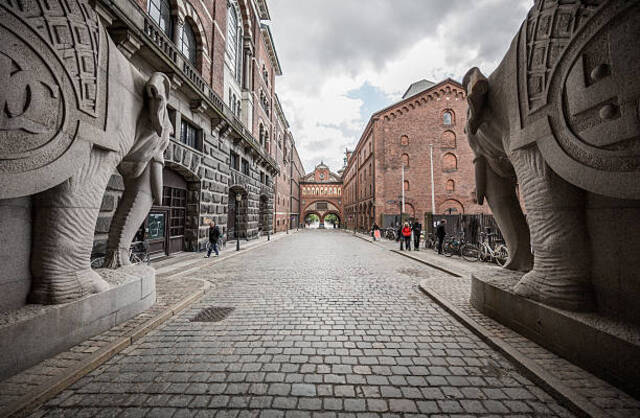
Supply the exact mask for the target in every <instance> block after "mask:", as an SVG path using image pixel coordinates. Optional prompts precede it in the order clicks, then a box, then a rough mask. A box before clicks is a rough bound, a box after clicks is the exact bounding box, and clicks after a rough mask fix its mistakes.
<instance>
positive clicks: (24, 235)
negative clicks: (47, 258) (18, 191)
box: [0, 197, 38, 312]
mask: <svg viewBox="0 0 640 418" xmlns="http://www.w3.org/2000/svg"><path fill="white" fill-rule="evenodd" d="M0 231H2V234H0V266H2V271H1V272H0V312H4V311H8V310H11V309H17V308H19V307H21V306H23V305H25V304H26V302H27V295H28V293H29V288H30V287H31V273H30V270H29V257H28V256H25V254H26V255H28V254H30V253H31V236H32V231H31V198H30V197H21V198H17V199H4V200H0ZM33 235H34V237H35V239H37V237H38V228H37V227H36V228H35V230H34V231H33Z"/></svg>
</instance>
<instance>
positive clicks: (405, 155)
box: [402, 154, 409, 167]
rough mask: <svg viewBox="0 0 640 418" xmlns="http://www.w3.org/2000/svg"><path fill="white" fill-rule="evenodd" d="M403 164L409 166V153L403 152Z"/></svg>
mask: <svg viewBox="0 0 640 418" xmlns="http://www.w3.org/2000/svg"><path fill="white" fill-rule="evenodd" d="M402 165H403V166H404V167H409V154H402Z"/></svg>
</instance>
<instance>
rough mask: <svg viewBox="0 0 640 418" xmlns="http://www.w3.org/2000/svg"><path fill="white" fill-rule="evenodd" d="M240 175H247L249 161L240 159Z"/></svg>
mask: <svg viewBox="0 0 640 418" xmlns="http://www.w3.org/2000/svg"><path fill="white" fill-rule="evenodd" d="M242 173H243V174H245V175H247V176H248V175H249V161H247V160H245V159H244V158H243V159H242Z"/></svg>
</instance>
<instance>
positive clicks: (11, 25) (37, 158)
mask: <svg viewBox="0 0 640 418" xmlns="http://www.w3.org/2000/svg"><path fill="white" fill-rule="evenodd" d="M100 31H101V28H100V26H99V22H98V18H97V16H96V14H95V12H94V10H92V9H91V7H90V6H89V4H88V2H86V1H83V0H1V1H0V39H2V42H0V190H1V191H0V199H2V198H9V197H17V196H24V195H27V194H33V193H37V192H39V191H42V190H46V189H47V188H50V187H52V186H55V185H56V184H58V183H60V182H62V181H64V180H65V179H67V178H68V177H70V176H71V175H72V174H73V172H74V170H75V169H76V168H77V167H78V166H79V165H80V164H81V163H82V159H81V158H79V156H80V155H84V154H86V152H88V150H89V149H90V145H89V143H88V142H87V143H82V141H77V140H76V139H78V138H81V137H82V138H83V139H87V138H84V137H85V136H86V135H84V134H82V132H83V130H84V128H85V127H97V128H100V126H101V124H102V123H103V122H104V120H105V117H106V110H105V100H106V99H105V97H101V96H105V94H101V92H103V91H104V87H102V88H100V87H101V84H102V82H104V81H105V75H106V74H105V71H104V70H102V71H101V70H100V66H101V62H100V42H101V39H100V38H101V35H100ZM102 36H104V35H102ZM103 41H104V40H103ZM103 43H104V44H105V45H106V43H105V42H103ZM105 49H106V48H105ZM103 55H104V56H106V54H103ZM102 65H104V63H102Z"/></svg>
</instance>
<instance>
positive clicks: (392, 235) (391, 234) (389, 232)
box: [384, 228, 398, 241]
mask: <svg viewBox="0 0 640 418" xmlns="http://www.w3.org/2000/svg"><path fill="white" fill-rule="evenodd" d="M384 237H385V238H386V239H388V240H391V241H395V240H396V238H397V237H398V231H397V230H396V229H395V228H387V229H385V230H384Z"/></svg>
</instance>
